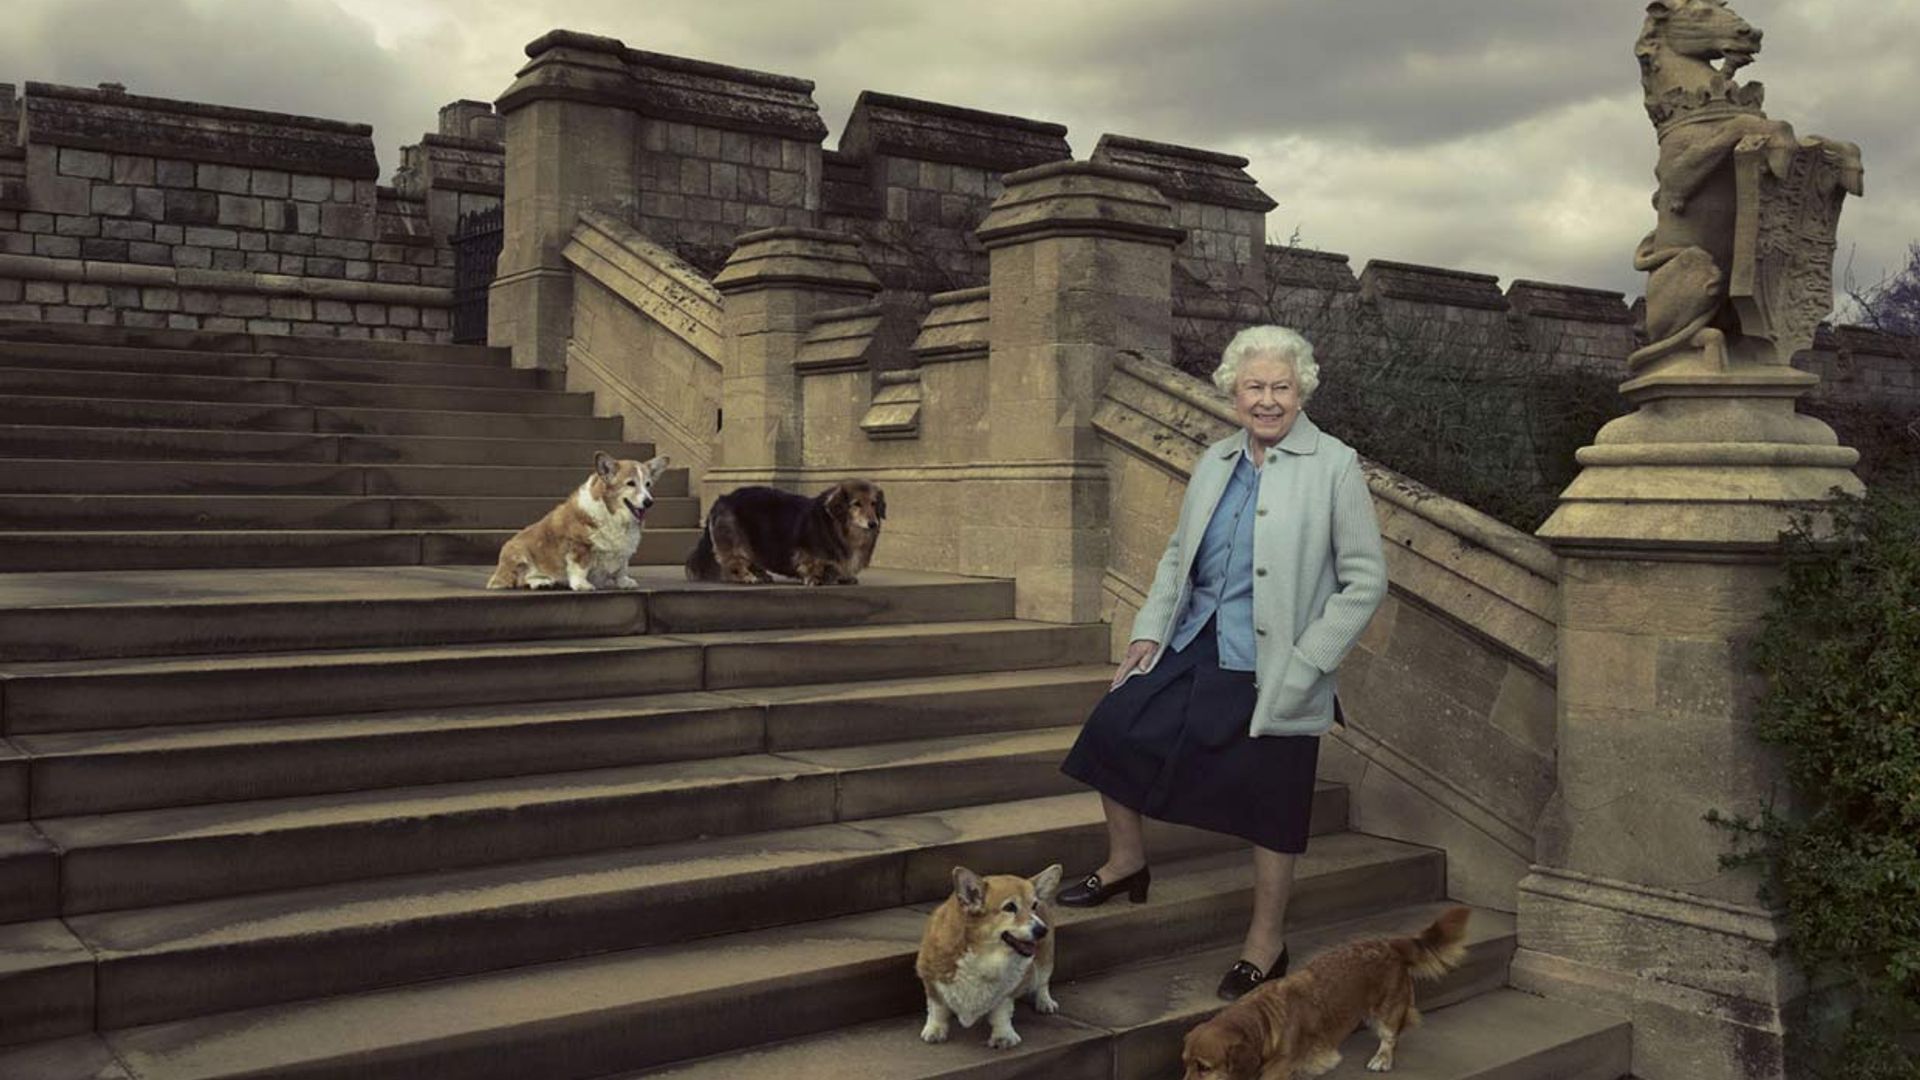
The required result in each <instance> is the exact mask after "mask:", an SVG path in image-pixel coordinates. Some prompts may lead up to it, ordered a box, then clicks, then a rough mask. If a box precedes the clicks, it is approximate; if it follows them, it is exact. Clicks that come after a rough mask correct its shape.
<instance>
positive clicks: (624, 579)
mask: <svg viewBox="0 0 1920 1080" xmlns="http://www.w3.org/2000/svg"><path fill="white" fill-rule="evenodd" d="M614 585H616V586H618V587H619V588H622V589H637V588H639V587H640V583H639V582H637V581H635V580H633V578H632V577H630V576H628V575H626V574H622V575H620V578H619V580H617V581H615V582H614Z"/></svg>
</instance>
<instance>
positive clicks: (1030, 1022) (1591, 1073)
mask: <svg viewBox="0 0 1920 1080" xmlns="http://www.w3.org/2000/svg"><path fill="white" fill-rule="evenodd" d="M1444 907H1445V905H1443V904H1418V905H1410V906H1407V907H1403V908H1398V909H1395V910H1392V911H1389V912H1385V913H1382V914H1380V915H1375V916H1368V917H1366V918H1362V919H1356V920H1352V921H1349V922H1344V923H1341V924H1338V925H1335V926H1329V927H1315V928H1312V929H1309V930H1307V931H1305V932H1302V933H1297V934H1295V935H1294V940H1293V945H1294V948H1295V949H1296V951H1297V953H1298V955H1299V957H1300V959H1301V960H1302V961H1304V960H1307V959H1310V958H1311V957H1312V955H1314V954H1315V953H1317V952H1319V951H1320V950H1321V949H1323V948H1326V947H1328V946H1330V945H1332V944H1334V943H1337V942H1340V941H1345V940H1350V939H1352V938H1355V937H1367V936H1374V935H1378V934H1398V933H1405V932H1409V931H1413V930H1417V929H1418V928H1420V927H1421V926H1423V925H1424V924H1425V923H1426V922H1428V921H1430V920H1431V918H1432V917H1433V915H1435V914H1437V913H1438V912H1439V911H1440V910H1442V909H1443V908H1444ZM1512 948H1513V929H1512V919H1511V917H1510V916H1506V915H1503V914H1501V913H1498V912H1490V911H1484V910H1482V911H1477V912H1476V913H1475V916H1474V920H1473V922H1472V923H1470V924H1469V939H1468V950H1469V951H1468V960H1467V962H1466V964H1465V965H1464V966H1463V967H1462V968H1461V969H1459V970H1457V971H1455V972H1452V973H1450V974H1449V975H1447V976H1446V977H1445V978H1443V979H1441V980H1439V981H1438V982H1435V983H1425V984H1421V986H1420V987H1419V991H1418V993H1419V1000H1420V1002H1421V1008H1422V1009H1423V1010H1425V1011H1426V1022H1425V1023H1423V1024H1422V1025H1421V1026H1419V1027H1418V1028H1415V1029H1414V1030H1413V1031H1411V1032H1409V1033H1407V1034H1406V1035H1405V1036H1404V1037H1403V1039H1402V1042H1401V1047H1400V1054H1399V1056H1398V1058H1397V1061H1396V1064H1395V1067H1394V1075H1396V1076H1406V1077H1418V1078H1421V1080H1562V1078H1566V1080H1614V1078H1617V1077H1621V1076H1624V1075H1625V1074H1626V1072H1627V1067H1628V1058H1627V1049H1628V1039H1627V1027H1626V1023H1625V1022H1624V1021H1623V1020H1620V1019H1618V1018H1614V1017H1605V1016H1600V1015H1596V1014H1593V1013H1589V1012H1586V1011H1584V1010H1580V1009H1576V1008H1573V1007H1570V1006H1565V1005H1559V1004H1555V1003H1552V1002H1547V1001H1543V1000H1541V999H1539V998H1535V997H1531V996H1529V995H1526V994H1522V993H1519V992H1518V991H1513V990H1507V989H1504V983H1505V978H1506V960H1507V957H1508V955H1510V954H1511V951H1512ZM1236 952H1237V949H1235V948H1232V947H1228V948H1226V949H1217V950H1210V951H1207V952H1204V953H1200V954H1197V955H1193V956H1188V957H1182V958H1180V959H1177V960H1169V961H1164V962H1159V963H1152V964H1146V965H1140V966H1138V967H1133V968H1126V969H1121V970H1118V971H1114V972H1111V973H1106V974H1101V975H1095V976H1092V977H1089V978H1086V979H1081V980H1076V981H1072V982H1066V983H1056V984H1055V987H1054V996H1055V997H1056V998H1057V999H1058V1000H1059V1001H1060V1003H1061V1012H1060V1013H1059V1014H1057V1015H1055V1016H1051V1017H1045V1016H1039V1015H1037V1014H1035V1013H1033V1012H1032V1011H1031V1010H1030V1009H1027V1008H1024V1007H1023V1008H1020V1009H1019V1010H1018V1011H1017V1012H1016V1014H1015V1020H1014V1024H1015V1027H1016V1029H1017V1030H1018V1031H1019V1033H1020V1036H1021V1040H1022V1041H1021V1043H1020V1045H1019V1046H1017V1047H1015V1048H1013V1049H1011V1050H990V1049H988V1048H987V1047H986V1046H985V1045H984V1043H985V1038H984V1031H983V1029H982V1028H981V1027H980V1026H976V1027H975V1028H974V1029H972V1030H970V1031H968V1030H957V1031H956V1032H955V1034H954V1037H953V1038H952V1039H950V1040H949V1041H948V1042H946V1043H942V1044H939V1045H934V1046H929V1045H928V1044H926V1043H923V1042H921V1041H920V1040H919V1037H918V1036H919V1026H920V1025H919V1018H918V1017H917V1016H914V1015H907V1016H900V1017H893V1018H889V1019H885V1020H879V1021H874V1022H870V1023H867V1024H861V1025H857V1026H854V1027H850V1028H845V1029H842V1030H839V1031H832V1032H828V1033H825V1034H822V1035H817V1036H811V1037H807V1038H801V1039H795V1040H792V1041H789V1042H785V1043H781V1044H778V1045H774V1046H767V1047H762V1048H758V1049H754V1050H747V1051H740V1052H735V1053H730V1054H722V1055H718V1056H715V1057H712V1058H708V1059H705V1060H702V1061H698V1062H693V1063H689V1064H685V1065H679V1066H669V1067H666V1068H662V1069H654V1070H648V1071H643V1072H637V1073H626V1074H623V1075H622V1076H620V1077H618V1078H609V1080H642V1078H645V1080H723V1078H724V1080H772V1078H775V1077H778V1078H781V1080H838V1078H839V1077H843V1076H847V1075H849V1074H848V1072H847V1071H846V1070H847V1063H849V1062H856V1061H857V1062H860V1063H861V1068H860V1072H859V1075H860V1076H861V1077H862V1080H961V1078H965V1080H1002V1078H1005V1080H1015V1078H1025V1077H1040V1076H1044V1077H1046V1078H1047V1080H1150V1078H1160V1077H1173V1076H1178V1075H1179V1074H1180V1060H1179V1050H1180V1042H1181V1039H1182V1038H1183V1037H1184V1035H1185V1033H1186V1031H1187V1030H1188V1029H1190V1028H1191V1027H1193V1026H1194V1025H1195V1024H1197V1023H1199V1022H1200V1021H1201V1020H1203V1019H1205V1018H1206V1017H1207V1016H1208V1015H1211V1014H1212V1013H1213V1012H1214V1011H1215V1010H1217V1009H1218V1008H1219V1005H1220V1003H1219V1002H1218V1001H1217V1000H1215V999H1214V997H1213V984H1214V982H1215V981H1216V980H1217V979H1218V972H1220V971H1222V970H1224V969H1225V967H1226V966H1227V965H1228V964H1229V963H1231V962H1232V961H1233V959H1234V958H1235V954H1236ZM1376 1045H1377V1041H1376V1040H1374V1039H1373V1037H1372V1036H1371V1034H1370V1033H1367V1032H1365V1031H1362V1032H1360V1033H1357V1034H1355V1035H1354V1036H1353V1037H1352V1038H1351V1039H1350V1040H1349V1041H1348V1042H1347V1044H1346V1045H1345V1046H1344V1047H1343V1048H1342V1049H1343V1051H1344V1057H1345V1060H1344V1061H1343V1062H1342V1064H1341V1065H1340V1066H1338V1067H1337V1068H1336V1069H1335V1070H1334V1071H1333V1072H1332V1073H1329V1074H1327V1075H1329V1076H1333V1077H1355V1078H1357V1077H1361V1076H1367V1075H1371V1074H1369V1073H1368V1072H1367V1070H1366V1062H1367V1060H1368V1059H1369V1058H1370V1057H1371V1056H1372V1054H1373V1050H1374V1048H1375V1046H1376Z"/></svg>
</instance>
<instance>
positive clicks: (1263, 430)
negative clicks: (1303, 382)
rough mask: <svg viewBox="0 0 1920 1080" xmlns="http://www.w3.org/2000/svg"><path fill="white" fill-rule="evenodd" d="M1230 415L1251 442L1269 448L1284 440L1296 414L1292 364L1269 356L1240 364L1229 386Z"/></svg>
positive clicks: (1258, 355) (1297, 402) (1257, 356)
mask: <svg viewBox="0 0 1920 1080" xmlns="http://www.w3.org/2000/svg"><path fill="white" fill-rule="evenodd" d="M1233 415H1234V418H1235V419H1236V420H1239V421H1240V426H1241V427H1243V428H1246V429H1247V433H1248V434H1249V435H1251V436H1253V439H1254V441H1255V442H1258V443H1261V444H1263V445H1266V446H1272V445H1273V444H1275V443H1277V442H1279V441H1280V440H1281V439H1284V438H1286V436H1287V432H1289V431H1291V430H1292V429H1293V421H1294V418H1295V417H1298V416H1299V415H1300V384H1299V383H1298V382H1297V381H1296V380H1295V379H1294V377H1293V363H1292V362H1291V361H1289V360H1286V359H1284V358H1282V357H1280V356H1276V355H1275V354H1273V353H1255V354H1254V355H1252V356H1249V357H1247V358H1246V359H1245V360H1242V361H1241V362H1240V374H1239V377H1238V378H1236V379H1235V380H1234V383H1233Z"/></svg>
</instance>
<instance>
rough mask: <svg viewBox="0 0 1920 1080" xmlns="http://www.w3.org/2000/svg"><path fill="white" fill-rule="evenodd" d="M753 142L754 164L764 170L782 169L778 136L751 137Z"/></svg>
mask: <svg viewBox="0 0 1920 1080" xmlns="http://www.w3.org/2000/svg"><path fill="white" fill-rule="evenodd" d="M748 138H749V139H750V140H752V142H753V164H754V165H755V166H756V167H758V168H762V169H777V168H779V167H780V143H781V139H780V137H779V136H778V135H750V136H748Z"/></svg>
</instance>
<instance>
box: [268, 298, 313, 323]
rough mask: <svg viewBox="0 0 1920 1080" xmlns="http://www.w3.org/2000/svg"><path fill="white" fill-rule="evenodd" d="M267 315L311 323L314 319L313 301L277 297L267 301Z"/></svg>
mask: <svg viewBox="0 0 1920 1080" xmlns="http://www.w3.org/2000/svg"><path fill="white" fill-rule="evenodd" d="M267 314H268V315H270V316H272V317H273V318H276V319H286V320H289V321H292V322H309V321H311V320H312V319H313V301H311V300H309V299H307V298H306V297H304V296H275V297H270V298H269V299H268V300H267Z"/></svg>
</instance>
